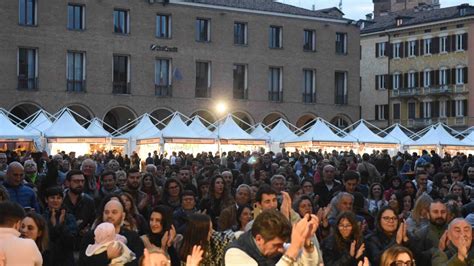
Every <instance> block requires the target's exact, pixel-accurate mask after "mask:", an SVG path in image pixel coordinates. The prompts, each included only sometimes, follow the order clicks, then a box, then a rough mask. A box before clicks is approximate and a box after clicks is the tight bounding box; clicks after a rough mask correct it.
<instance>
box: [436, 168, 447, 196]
mask: <svg viewBox="0 0 474 266" xmlns="http://www.w3.org/2000/svg"><path fill="white" fill-rule="evenodd" d="M449 184H451V181H450V178H449V176H448V175H447V174H446V173H444V172H439V173H437V174H435V175H434V176H433V190H435V191H436V192H437V194H438V195H439V196H440V198H444V197H446V195H448V194H449Z"/></svg>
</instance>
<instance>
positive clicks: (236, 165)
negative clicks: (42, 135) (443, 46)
mask: <svg viewBox="0 0 474 266" xmlns="http://www.w3.org/2000/svg"><path fill="white" fill-rule="evenodd" d="M0 184H1V185H0V266H3V265H61V266H63V265H173V266H174V265H187V266H197V265H210V266H213V265H230V266H233V265H236V266H237V265H328V266H331V265H337V266H346V265H347V266H352V265H354V266H362V265H363V266H368V265H374V266H378V265H380V266H395V265H396V266H401V265H407V266H412V265H415V263H416V264H417V265H435V266H437V265H456V266H457V265H474V244H472V239H473V237H472V228H473V227H474V213H473V211H474V200H471V199H474V158H473V157H472V156H471V155H469V156H467V155H464V154H459V153H458V154H456V155H450V154H444V155H443V156H442V157H441V156H440V155H439V154H437V153H436V152H435V151H430V152H429V151H422V153H421V154H416V153H413V154H409V153H407V152H404V153H402V152H399V153H398V154H396V155H394V156H390V155H389V154H388V152H387V151H386V150H382V151H374V152H372V153H371V154H367V153H364V154H361V155H359V154H356V153H354V152H352V151H343V152H338V151H332V152H329V153H328V152H323V151H321V150H319V151H317V152H316V151H296V152H287V151H285V150H284V149H283V150H282V151H281V152H277V153H274V152H264V151H260V152H249V151H247V152H227V153H226V152H223V153H222V154H219V153H214V154H213V153H211V152H202V153H200V154H197V155H192V154H186V153H184V152H179V153H176V152H173V153H172V154H170V155H167V154H158V153H157V152H154V153H153V154H151V153H149V154H148V157H147V158H141V159H140V158H139V157H138V155H137V154H136V153H133V154H132V155H131V156H130V157H128V156H125V157H122V156H121V155H120V154H119V153H114V152H112V151H110V152H108V153H97V154H93V155H83V156H77V157H76V154H75V153H73V152H71V153H68V154H66V153H65V152H61V153H58V154H55V155H48V154H47V153H46V152H42V153H22V154H20V153H15V152H10V151H7V152H5V153H0Z"/></svg>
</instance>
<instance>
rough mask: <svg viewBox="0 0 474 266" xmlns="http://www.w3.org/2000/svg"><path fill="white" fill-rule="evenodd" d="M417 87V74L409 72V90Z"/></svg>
mask: <svg viewBox="0 0 474 266" xmlns="http://www.w3.org/2000/svg"><path fill="white" fill-rule="evenodd" d="M415 87H416V72H412V71H410V72H408V88H415Z"/></svg>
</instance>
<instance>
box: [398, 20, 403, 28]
mask: <svg viewBox="0 0 474 266" xmlns="http://www.w3.org/2000/svg"><path fill="white" fill-rule="evenodd" d="M402 24H403V19H402V18H397V26H401V25H402Z"/></svg>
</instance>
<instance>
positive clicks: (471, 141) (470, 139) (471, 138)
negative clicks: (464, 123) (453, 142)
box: [461, 130, 474, 145]
mask: <svg viewBox="0 0 474 266" xmlns="http://www.w3.org/2000/svg"><path fill="white" fill-rule="evenodd" d="M461 142H462V143H464V144H466V145H474V130H472V131H471V133H469V135H467V136H466V137H464V139H463V140H461Z"/></svg>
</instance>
